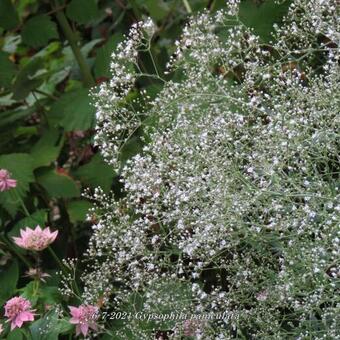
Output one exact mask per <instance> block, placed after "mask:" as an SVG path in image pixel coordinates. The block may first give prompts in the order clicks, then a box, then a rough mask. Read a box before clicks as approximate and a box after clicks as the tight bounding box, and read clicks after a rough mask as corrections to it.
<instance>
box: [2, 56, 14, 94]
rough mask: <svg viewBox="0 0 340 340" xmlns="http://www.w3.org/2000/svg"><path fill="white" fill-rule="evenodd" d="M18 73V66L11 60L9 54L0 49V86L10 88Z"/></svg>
mask: <svg viewBox="0 0 340 340" xmlns="http://www.w3.org/2000/svg"><path fill="white" fill-rule="evenodd" d="M15 73H16V66H15V64H14V63H12V62H11V61H10V60H9V54H8V53H6V52H2V51H0V87H5V88H8V87H9V86H10V85H11V83H12V79H13V77H14V75H15Z"/></svg>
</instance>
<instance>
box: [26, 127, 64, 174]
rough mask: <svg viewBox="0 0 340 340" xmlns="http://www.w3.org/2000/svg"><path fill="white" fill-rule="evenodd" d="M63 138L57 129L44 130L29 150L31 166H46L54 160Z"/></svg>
mask: <svg viewBox="0 0 340 340" xmlns="http://www.w3.org/2000/svg"><path fill="white" fill-rule="evenodd" d="M63 143H64V138H62V136H61V135H60V132H59V131H58V130H57V129H49V130H47V131H45V133H44V134H43V135H42V137H41V138H40V140H39V141H38V142H37V143H36V144H34V146H33V147H32V150H31V156H32V159H33V168H34V169H36V168H38V167H41V166H48V165H50V164H51V163H52V162H53V161H55V160H56V159H57V158H58V156H59V153H60V150H61V148H62V146H63Z"/></svg>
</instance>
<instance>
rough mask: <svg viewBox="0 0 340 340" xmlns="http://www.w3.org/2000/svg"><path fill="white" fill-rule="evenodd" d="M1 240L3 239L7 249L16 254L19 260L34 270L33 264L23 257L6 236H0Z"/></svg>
mask: <svg viewBox="0 0 340 340" xmlns="http://www.w3.org/2000/svg"><path fill="white" fill-rule="evenodd" d="M0 238H1V239H2V241H3V242H4V243H5V244H6V246H7V248H9V249H10V250H11V251H12V252H13V253H15V255H16V256H18V257H19V259H20V260H21V261H22V262H23V263H25V265H26V266H27V267H28V268H32V267H33V266H32V264H31V262H30V261H29V260H27V259H26V258H25V257H24V256H23V255H21V254H20V253H19V252H18V251H17V250H16V249H15V246H14V245H13V244H12V243H11V242H10V241H9V240H7V237H6V236H5V235H4V234H0Z"/></svg>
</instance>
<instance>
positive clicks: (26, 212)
mask: <svg viewBox="0 0 340 340" xmlns="http://www.w3.org/2000/svg"><path fill="white" fill-rule="evenodd" d="M13 193H14V195H15V196H16V198H17V200H18V201H19V202H20V205H21V207H22V210H23V211H24V213H25V215H26V216H27V217H30V216H31V214H30V213H29V211H28V209H27V208H26V205H25V203H24V201H23V200H22V198H21V197H20V195H19V194H18V192H17V191H16V189H14V190H13Z"/></svg>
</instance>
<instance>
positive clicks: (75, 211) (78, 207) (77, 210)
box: [66, 200, 92, 223]
mask: <svg viewBox="0 0 340 340" xmlns="http://www.w3.org/2000/svg"><path fill="white" fill-rule="evenodd" d="M91 207H92V204H91V203H90V202H89V201H86V200H78V201H71V202H68V203H67V205H66V209H67V213H68V216H69V218H70V221H71V222H72V223H76V222H84V221H85V219H86V214H87V213H88V211H89V209H90V208H91Z"/></svg>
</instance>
